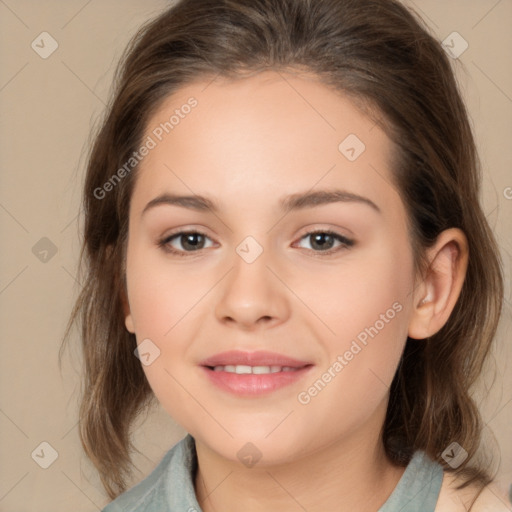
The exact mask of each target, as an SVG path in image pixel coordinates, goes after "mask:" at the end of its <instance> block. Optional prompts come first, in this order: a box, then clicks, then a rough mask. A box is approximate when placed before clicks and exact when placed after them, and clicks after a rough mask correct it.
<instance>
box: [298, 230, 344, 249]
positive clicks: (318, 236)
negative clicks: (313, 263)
mask: <svg viewBox="0 0 512 512" xmlns="http://www.w3.org/2000/svg"><path fill="white" fill-rule="evenodd" d="M301 240H309V241H310V245H311V250H313V251H314V252H320V253H321V252H324V253H328V254H330V253H332V252H337V251H338V250H341V249H345V248H347V247H351V246H352V245H354V241H353V240H349V239H348V238H346V237H344V236H343V235H340V234H339V233H335V232H333V231H311V232H310V233H307V234H306V235H304V236H303V237H302V238H301ZM336 242H338V243H339V245H338V246H337V248H336V247H335V244H336ZM333 247H334V249H333Z"/></svg>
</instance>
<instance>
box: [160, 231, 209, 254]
mask: <svg viewBox="0 0 512 512" xmlns="http://www.w3.org/2000/svg"><path fill="white" fill-rule="evenodd" d="M205 239H210V238H209V237H208V236H207V235H206V234H204V233H201V232H200V231H192V230H191V231H178V232H176V233H171V234H170V235H168V236H166V237H165V238H163V239H162V240H160V241H159V242H158V246H159V247H161V248H162V249H163V250H164V251H166V252H168V253H171V254H175V255H177V256H186V255H187V253H192V252H198V251H200V250H202V249H204V248H205V247H204V243H205ZM173 243H174V245H173ZM176 245H180V246H181V247H182V249H177V248H176Z"/></svg>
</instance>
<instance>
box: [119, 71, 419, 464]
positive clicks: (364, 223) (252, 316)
mask: <svg viewBox="0 0 512 512" xmlns="http://www.w3.org/2000/svg"><path fill="white" fill-rule="evenodd" d="M283 77H284V78H286V79H284V78H283ZM191 98H193V99H191ZM186 105H189V106H190V108H189V107H187V106H186ZM172 116H174V118H172ZM166 122H167V123H168V124H167V125H165V123H166ZM167 132H168V133H167ZM144 140H145V141H146V142H147V147H148V148H150V149H149V150H148V151H146V153H147V154H146V155H145V156H144V158H143V159H142V161H141V164H140V168H139V169H138V171H137V172H138V175H137V181H136V184H135V187H134V190H133V195H132V198H131V205H130V216H129V236H128V246H127V261H126V278H127V290H128V304H129V305H128V306H127V308H128V309H127V310H126V327H127V329H128V330H129V331H131V332H134V333H135V334H136V338H137V343H138V344H141V343H144V345H142V346H141V354H143V355H142V356H141V360H142V362H143V368H144V371H145V374H146V376H147V379H148V381H149V383H150V385H151V387H152V389H153V391H154V393H155V395H156V397H157V398H158V400H159V401H160V403H161V404H162V406H163V407H164V408H165V409H166V411H167V412H168V413H169V414H170V415H171V416H172V417H173V418H174V419H175V420H176V421H177V422H178V423H180V424H181V425H182V426H183V427H184V428H185V429H186V430H187V431H188V432H190V433H191V434H192V435H193V436H194V437H195V438H196V441H198V442H201V443H203V444H204V445H205V446H208V447H209V448H210V449H211V450H213V451H215V452H216V453H217V454H220V455H221V456H223V457H225V458H227V459H230V460H233V461H236V460H237V453H238V452H239V450H240V449H241V448H242V447H243V446H244V445H245V444H246V443H248V442H251V443H253V444H254V445H255V446H256V447H257V448H258V450H259V451H260V452H261V453H262V454H263V459H262V462H267V463H279V462H283V461H286V460H292V459H293V458H294V457H297V456H299V454H302V455H304V454H306V453H308V452H312V451H314V450H318V449H321V448H322V447H325V446H328V445H329V444H332V443H333V442H336V441H340V440H343V439H345V440H348V439H350V438H351V436H354V435H355V434H356V433H357V432H364V431H372V432H378V431H379V430H380V428H381V426H382V423H383V421H384V415H385V410H386V405H387V397H388V391H389V385H390V383H391V381H392V378H393V375H394V373H395V370H396V367H397V364H398V361H399V359H400V355H401V352H402V350H403V347H404V344H405V341H406V338H407V333H408V322H409V317H410V312H411V309H412V294H411V292H412V289H413V285H414V272H413V258H412V251H411V244H410V240H409V238H408V234H407V219H406V213H405V209H404V205H403V203H402V202H401V199H400V197H399V195H398V192H397V190H396V188H395V187H394V186H393V185H392V179H391V169H390V160H391V155H392V149H393V148H392V144H391V142H390V140H389V139H388V137H387V136H386V134H385V133H384V132H383V131H382V130H381V129H380V128H379V126H378V125H376V124H375V123H374V122H373V121H372V120H370V119H369V118H367V117H366V116H365V115H363V113H362V112H361V111H359V110H358V109H357V108H356V107H355V105H354V104H353V103H352V102H351V101H350V100H349V99H348V98H347V97H345V96H344V95H342V94H341V93H339V92H334V91H332V90H331V89H329V88H327V87H326V86H325V85H323V84H321V83H320V82H319V81H318V80H317V79H315V77H313V76H306V75H304V74H301V75H300V76H299V75H292V74H281V75H280V74H277V73H275V72H264V73H261V74H258V75H255V76H252V77H249V78H244V79H239V80H236V81H229V82H228V81H221V80H217V81H214V82H207V81H205V82H201V83H199V82H198V83H193V84H189V85H187V86H186V87H184V88H182V89H181V90H180V91H179V92H178V93H176V94H174V95H173V96H171V97H169V98H167V100H166V102H165V103H164V104H163V105H162V107H161V108H160V109H159V111H158V112H157V113H156V114H155V115H154V116H153V118H152V119H151V120H150V122H149V124H148V126H147V130H146V133H145V136H144ZM322 192H323V194H322ZM327 192H330V193H332V194H330V195H328V194H327ZM171 195H173V196H201V197H202V198H205V199H206V200H207V202H206V203H204V202H201V201H199V200H198V199H197V197H196V200H195V201H194V200H192V199H188V200H181V201H176V200H171V198H170V196H171ZM302 196H304V197H302ZM155 199H156V200H155ZM184 232H185V233H184ZM233 351H234V352H233ZM227 352H229V353H228V354H226V353H227ZM269 353H270V354H269ZM283 367H287V368H283ZM233 371H234V372H235V373H233ZM269 371H270V372H271V373H268V372H269ZM237 372H241V373H237ZM246 372H250V373H246ZM239 455H240V454H239Z"/></svg>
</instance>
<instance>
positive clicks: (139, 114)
mask: <svg viewBox="0 0 512 512" xmlns="http://www.w3.org/2000/svg"><path fill="white" fill-rule="evenodd" d="M264 70H275V71H287V70H299V71H303V72H309V73H313V74H315V75H316V76H317V77H318V79H319V80H320V81H321V83H323V84H325V85H326V86H329V87H332V88H334V90H336V91H339V92H340V93H342V94H345V95H348V97H350V98H351V99H352V100H353V101H354V102H355V103H358V104H360V105H362V106H363V107H365V108H366V111H367V113H368V115H373V116H375V117H376V118H378V119H380V120H379V122H380V123H381V124H383V125H385V126H386V127H387V133H388V135H389V137H390V139H391V140H392V142H393V146H394V158H393V165H392V174H393V180H394V182H395V184H396V187H397V190H398V191H399V194H400V197H401V199H402V201H403V203H404V205H405V209H406V212H407V216H408V226H409V232H410V242H411V247H412V251H413V255H414V261H415V268H416V269H417V270H418V271H419V272H422V273H423V274H424V273H425V272H427V271H428V268H427V260H426V258H425V251H426V249H427V248H429V247H431V246H432V244H434V242H435V241H436V238H437V237H438V235H439V234H440V233H441V232H442V231H443V230H445V229H447V228H452V227H454V228H460V229H461V230H462V231H463V232H464V233H465V235H466V237H467V240H468V244H469V263H468V268H467V272H466V277H465V281H464V284H463V287H462V290H461V293H460V296H459V298H458V300H457V303H456V305H455V307H454V310H453V311H452V314H451V315H450V317H449V319H448V321H447V322H446V324H445V325H444V326H443V327H442V328H441V329H440V330H439V331H438V332H437V333H436V334H434V335H432V336H430V337H429V338H427V339H424V340H421V341H418V340H409V339H408V340H407V342H406V345H405V349H404V352H403V356H402V358H401V360H400V363H399V365H398V369H397V371H396V374H395V377H394V380H393V382H392V385H391V388H390V398H389V402H388V409H387V414H386V418H385V422H384V425H383V428H382V440H383V444H384V447H385V450H386V453H387V456H388V457H389V458H390V460H391V461H393V462H394V463H396V464H398V465H402V466H404V465H406V464H407V463H408V461H409V460H410V458H411V457H412V454H413V453H414V451H416V450H424V451H425V452H426V453H427V454H428V455H429V456H430V457H431V458H432V459H434V460H438V461H439V463H440V464H442V465H443V467H444V469H445V470H447V471H450V472H453V473H455V474H456V475H459V476H461V477H463V484H461V485H460V486H459V488H462V487H465V486H467V485H469V484H470V483H479V484H481V486H482V488H483V487H484V486H485V485H487V484H488V483H490V482H491V481H492V477H491V476H490V475H489V473H488V472H487V470H486V468H485V467H484V465H482V463H481V462H478V463H477V462H476V459H477V457H475V455H476V453H477V450H478V448H479V445H480V440H481V434H482V430H483V427H482V420H481V416H480V413H479V411H478V408H477V405H476V403H475V400H474V399H473V398H472V392H471V390H472V388H473V385H474V383H475V382H476V380H477V377H478V376H479V375H480V374H481V372H482V369H483V364H484V362H485V360H486V356H487V355H488V354H489V350H490V347H491V343H492V340H493V338H494V336H495V334H496V330H497V326H498V322H499V317H500V313H501V308H502V300H503V274H502V269H501V261H500V254H499V249H498V245H497V242H496V240H495V238H494V236H493V233H492V231H491V229H490V227H489V225H488V223H487V221H486V218H485V215H484V213H483V211H482V208H481V205H480V204H479V188H480V181H481V171H480V166H479V161H478V156H477V152H476V148H475V142H474V138H473V134H472V130H471V126H470V122H469V119H468V114H467V111H466V108H465V105H464V102H463V100H462V98H461V95H460V93H459V91H458V87H457V82H456V79H455V75H454V72H453V70H452V67H451V63H450V59H449V58H448V56H447V55H446V53H445V51H444V50H443V48H442V46H441V44H440V43H439V42H438V41H437V40H436V39H435V38H434V37H433V36H432V35H430V34H429V32H428V28H427V27H426V26H424V25H423V23H422V21H421V19H420V18H419V17H418V16H416V15H415V14H414V12H413V11H410V10H409V9H407V8H406V7H404V6H403V5H402V4H400V3H399V2H398V1H396V0H182V1H180V2H178V3H177V4H175V5H173V6H171V7H170V8H168V9H167V10H165V11H164V12H163V13H161V14H160V15H158V16H157V17H156V18H155V19H153V20H150V21H149V22H147V23H146V24H145V25H144V26H143V27H142V28H140V30H139V31H138V32H137V34H136V35H135V36H134V37H133V38H132V40H131V41H130V43H129V45H128V47H127V48H126V50H125V53H124V54H123V56H122V59H121V61H120V63H119V66H118V68H117V71H116V74H115V77H114V87H113V90H112V93H111V99H110V102H109V105H108V106H107V110H106V113H105V115H104V118H103V120H102V122H101V125H100V126H99V129H98V130H97V133H96V134H95V140H94V143H93V144H92V147H91V149H90V153H89V155H88V163H87V171H86V176H85V184H84V189H83V199H82V208H83V211H84V216H85V222H84V228H83V229H84V233H83V240H82V241H81V243H82V246H81V252H80V259H79V271H80V275H81V276H83V277H82V279H81V280H82V282H84V283H85V284H84V286H83V288H82V290H81V292H80V294H79V296H78V298H77V300H76V303H75V305H74V308H73V310H72V313H71V316H70V319H69V322H68V326H67V328H66V333H65V335H64V341H66V339H67V338H68V337H69V332H70V329H71V327H72V326H73V325H74V324H79V325H80V332H81V346H82V352H83V358H84V377H83V381H82V396H81V402H80V410H79V434H80V440H81V443H82V445H83V448H84V450H85V452H86V454H87V456H88V457H89V458H90V459H91V460H92V462H93V464H94V465H95V466H96V468H97V470H98V472H99V474H100V477H101V481H102V483H103V486H104V488H105V490H106V491H107V493H108V495H109V496H110V497H111V498H115V497H116V496H117V495H118V494H120V493H122V492H123V491H124V490H126V487H127V482H128V480H129V478H130V475H131V474H132V467H133V464H132V461H131V451H132V450H133V444H132V441H131V426H132V423H133V421H134V419H135V418H136V417H137V415H138V414H139V413H140V412H141V411H142V410H143V409H144V408H145V407H146V406H148V404H150V403H152V400H153V399H154V395H153V393H152V390H151V388H150V386H149V384H148V381H147V379H146V377H145V374H144V372H143V370H142V367H141V364H140V362H139V361H138V359H137V358H136V357H134V353H133V352H134V349H135V348H136V338H135V336H134V334H132V333H129V332H128V331H127V330H126V328H125V323H124V321H125V319H124V313H123V301H124V300H125V298H124V297H126V280H125V251H126V243H127V233H128V218H129V216H128V212H129V206H130V198H131V194H132V190H133V186H134V183H135V179H136V175H137V168H138V166H134V168H133V170H132V172H130V173H128V174H127V175H126V176H125V177H124V178H123V180H122V182H121V183H119V184H118V185H117V186H114V187H113V189H112V190H111V191H110V192H109V193H108V194H105V195H104V197H103V198H102V199H98V198H97V197H96V195H95V190H97V189H98V188H101V187H102V186H103V185H104V184H105V183H106V182H107V181H108V180H109V178H110V177H111V176H112V174H113V171H114V170H115V169H119V168H121V167H122V166H123V164H124V163H125V162H127V161H128V159H129V158H130V156H131V155H132V153H133V152H134V151H135V150H137V148H138V147H140V145H141V142H142V137H143V135H144V133H145V129H146V127H147V125H148V122H149V120H150V119H151V117H152V115H153V114H154V113H155V112H156V111H157V109H158V108H159V106H160V105H161V104H162V103H163V101H164V100H166V99H167V98H168V97H169V96H170V95H172V94H173V93H175V92H177V91H178V90H179V89H180V87H183V86H185V85H186V84H189V83H192V82H194V81H197V80H203V79H206V78H209V77H210V78H212V79H213V78H214V77H216V76H220V77H223V78H227V79H237V78H239V77H243V76H247V75H248V74H254V73H258V72H261V71H264ZM63 346H64V343H63ZM63 346H62V347H61V350H62V348H63ZM453 441H456V442H457V443H459V445H461V446H462V447H463V448H464V449H465V450H466V451H467V452H468V458H467V459H466V461H465V462H464V463H463V464H462V465H461V466H459V467H458V468H457V469H456V470H455V469H453V468H451V467H450V466H449V465H448V464H447V463H446V462H445V461H444V459H443V458H442V457H441V453H442V452H443V450H444V449H445V448H446V447H447V446H448V445H449V444H450V443H451V442H453Z"/></svg>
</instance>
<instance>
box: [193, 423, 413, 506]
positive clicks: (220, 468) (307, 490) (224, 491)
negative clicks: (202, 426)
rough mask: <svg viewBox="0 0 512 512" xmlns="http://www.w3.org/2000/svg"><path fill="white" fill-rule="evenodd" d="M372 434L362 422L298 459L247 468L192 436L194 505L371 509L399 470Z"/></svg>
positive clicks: (393, 483) (380, 501)
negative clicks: (194, 471) (352, 431)
mask: <svg viewBox="0 0 512 512" xmlns="http://www.w3.org/2000/svg"><path fill="white" fill-rule="evenodd" d="M380 425H382V423H380ZM365 427H366V428H365ZM369 432H377V434H376V435H373V436H371V437H368V435H369ZM378 432H380V428H379V429H375V426H372V425H367V426H363V427H362V428H358V429H357V431H355V432H354V433H353V434H352V435H350V436H346V437H341V438H338V439H336V440H335V441H334V442H331V443H329V444H328V445H325V446H322V447H321V448H320V449H318V450H316V451H314V452H312V453H310V454H308V455H307V456H304V457H302V458H300V459H294V460H293V461H291V462H286V463H283V464H279V465H268V466H260V467H258V464H257V465H256V466H253V467H252V468H246V467H244V466H243V465H241V464H240V463H237V462H234V461H232V460H227V459H225V458H223V457H221V456H220V455H219V454H217V453H216V452H214V451H212V450H211V449H210V448H209V447H207V446H206V445H204V444H202V443H201V442H198V441H197V440H196V451H197V456H198V470H197V474H196V479H195V490H196V495H197V499H198V503H199V504H200V506H201V508H202V510H203V511H204V512H219V511H222V512H240V511H244V512H260V511H261V512H263V511H268V510H280V511H281V512H292V511H293V512H297V511H300V510H307V511H308V512H320V511H325V510H336V511H339V512H345V511H346V512H348V511H353V510H357V511H358V512H375V511H377V510H378V509H379V508H380V507H381V506H382V505H383V504H384V503H385V501H386V500H387V498H388V497H389V495H390V494H391V493H392V491H393V489H394V488H395V486H396V484H397V483H398V481H399V480H400V477H401V476H402V474H403V472H404V468H403V467H396V466H394V465H393V464H392V463H391V462H390V461H389V460H388V459H387V457H386V455H385V452H384V446H383V445H382V440H381V439H380V435H379V434H378Z"/></svg>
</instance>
